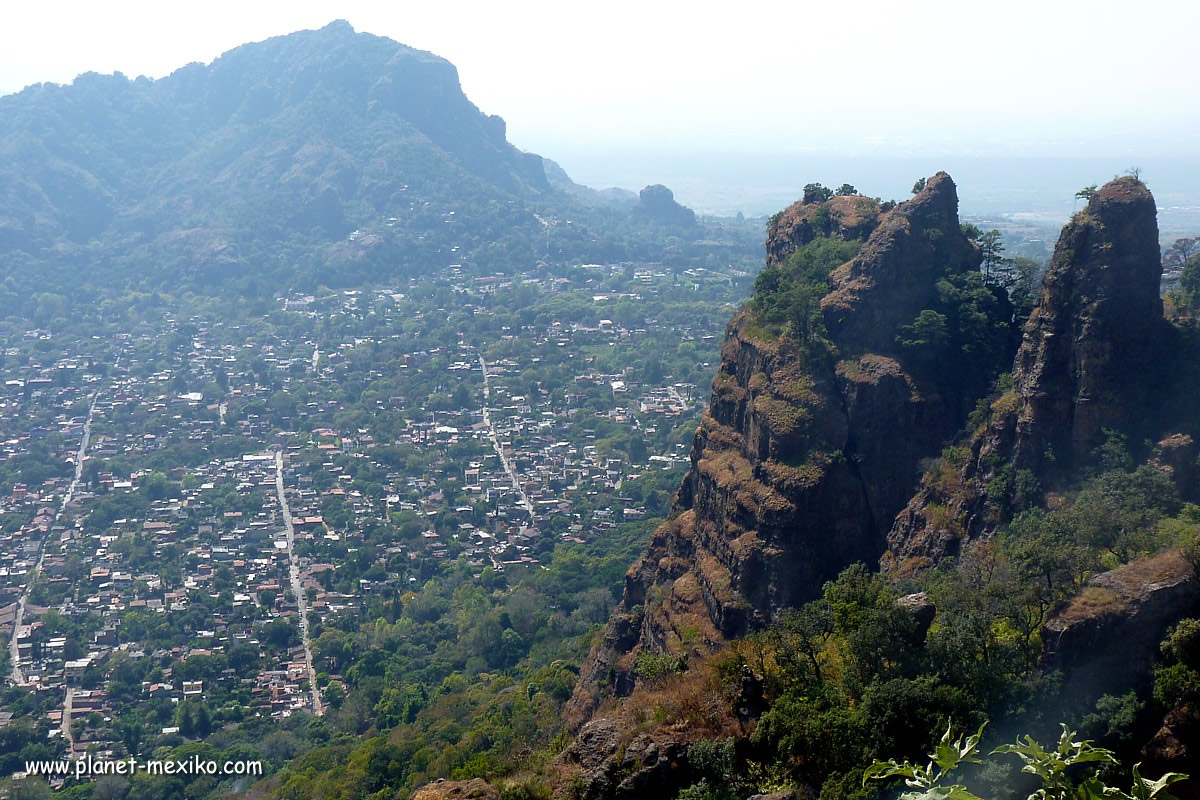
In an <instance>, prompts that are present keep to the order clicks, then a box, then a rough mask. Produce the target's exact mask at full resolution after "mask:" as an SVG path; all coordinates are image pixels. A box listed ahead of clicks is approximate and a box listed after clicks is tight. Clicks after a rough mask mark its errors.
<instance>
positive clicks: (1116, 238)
mask: <svg viewBox="0 0 1200 800" xmlns="http://www.w3.org/2000/svg"><path fill="white" fill-rule="evenodd" d="M1161 275H1162V264H1161V259H1160V255H1159V246H1158V223H1157V219H1156V210H1155V205H1154V198H1153V197H1152V196H1151V195H1150V192H1149V191H1148V190H1147V189H1146V187H1145V186H1144V185H1142V184H1141V183H1140V182H1139V181H1137V180H1135V179H1133V178H1119V179H1117V180H1114V181H1112V182H1110V183H1108V184H1107V185H1105V186H1104V187H1103V188H1102V189H1100V190H1099V192H1097V193H1096V195H1095V196H1094V197H1092V198H1091V200H1090V201H1089V202H1088V206H1087V208H1086V209H1085V210H1084V211H1082V212H1080V213H1079V214H1077V215H1076V216H1075V218H1074V219H1073V220H1072V221H1071V222H1070V223H1069V224H1068V225H1067V226H1066V227H1065V228H1064V229H1063V232H1062V235H1061V236H1060V237H1059V240H1058V244H1057V245H1056V247H1055V250H1054V257H1053V259H1052V260H1051V262H1050V267H1049V269H1048V271H1047V273H1046V276H1045V280H1044V283H1043V290H1042V296H1041V301H1040V303H1039V304H1038V307H1037V308H1036V309H1035V310H1034V312H1033V314H1032V315H1031V316H1030V318H1029V320H1028V322H1027V323H1026V325H1025V329H1024V332H1023V337H1022V341H1021V346H1020V348H1019V350H1018V352H1017V356H1016V359H1015V360H1014V363H1013V369H1012V378H1013V385H1012V388H1011V389H1009V390H1008V391H1007V392H1005V393H1003V394H1001V395H999V396H998V397H997V398H996V399H995V402H993V403H992V406H991V409H990V413H989V418H988V420H987V422H986V423H985V424H982V425H981V426H980V427H979V428H978V429H976V430H975V431H973V432H971V433H970V434H969V435H968V436H967V439H966V445H967V448H968V455H967V457H966V459H965V461H964V462H963V463H960V464H945V465H943V470H944V471H943V472H942V476H941V478H940V479H934V478H933V476H927V479H926V480H925V481H924V482H923V486H922V488H921V491H920V492H919V493H918V494H917V495H916V497H914V498H913V500H912V502H910V503H909V504H908V506H907V507H906V508H905V509H904V511H903V512H902V513H901V514H900V516H899V517H898V519H897V520H896V523H895V525H894V527H893V528H892V531H891V533H890V534H889V535H888V553H887V555H886V556H885V557H884V562H883V563H884V567H885V568H886V569H889V570H892V571H894V572H899V573H905V572H909V571H911V570H914V569H920V568H922V567H924V566H927V565H929V564H932V563H936V562H937V561H938V560H940V559H941V558H944V557H946V556H947V555H953V554H955V553H957V552H958V550H959V548H960V546H961V543H962V541H963V539H964V538H971V537H974V536H978V535H981V534H983V533H986V532H988V531H989V530H991V529H992V528H993V527H994V526H995V524H996V523H997V522H998V521H1000V520H1002V519H1003V518H1004V517H1005V516H1006V515H1007V513H1008V512H1009V511H1010V509H1011V504H1012V502H1013V493H1014V491H1016V489H1015V488H1014V482H1016V481H1024V484H1025V486H1026V488H1027V489H1029V488H1030V487H1037V489H1038V490H1047V489H1053V488H1055V487H1056V486H1057V484H1058V483H1059V482H1060V481H1061V480H1062V479H1063V478H1064V477H1065V476H1069V475H1071V474H1072V472H1073V470H1074V469H1075V468H1076V467H1078V466H1080V465H1081V464H1083V462H1084V461H1085V460H1086V459H1087V457H1088V455H1089V454H1090V453H1091V452H1092V450H1093V449H1094V448H1095V447H1096V446H1097V445H1098V444H1100V443H1101V442H1102V440H1103V438H1104V430H1105V429H1108V428H1122V427H1128V426H1130V425H1131V424H1133V423H1145V424H1143V425H1142V428H1143V432H1144V433H1146V434H1152V433H1155V431H1153V430H1152V426H1151V427H1147V425H1149V424H1150V422H1151V421H1152V420H1153V419H1154V418H1155V417H1156V416H1157V415H1156V414H1155V413H1154V412H1153V408H1152V407H1153V404H1154V402H1156V398H1155V397H1154V394H1155V393H1154V389H1155V387H1156V386H1158V387H1159V388H1161V382H1162V380H1163V378H1162V375H1161V368H1160V365H1163V364H1165V363H1168V362H1170V360H1171V359H1170V357H1169V350H1170V347H1171V343H1170V337H1169V328H1170V326H1169V324H1168V323H1167V322H1166V321H1165V320H1164V319H1163V313H1162V301H1161V300H1160V298H1159V294H1158V290H1159V282H1160V279H1161ZM1135 427H1136V426H1135ZM947 473H952V474H949V475H948V474H947Z"/></svg>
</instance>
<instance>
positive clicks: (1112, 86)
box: [0, 0, 1200, 158]
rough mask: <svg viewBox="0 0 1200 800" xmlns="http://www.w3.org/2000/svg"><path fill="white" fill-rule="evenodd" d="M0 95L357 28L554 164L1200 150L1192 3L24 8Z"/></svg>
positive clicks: (5, 28)
mask: <svg viewBox="0 0 1200 800" xmlns="http://www.w3.org/2000/svg"><path fill="white" fill-rule="evenodd" d="M0 9H2V10H0V93H5V94H7V93H9V92H13V91H17V90H19V89H21V88H22V87H24V86H25V85H27V84H30V83H35V82H38V81H55V82H69V81H70V80H71V79H72V78H73V77H74V76H75V75H76V74H77V73H79V72H83V71H87V70H95V71H98V72H112V71H117V70H119V71H121V72H124V73H125V74H127V75H129V76H131V77H132V76H136V75H139V74H145V75H149V76H151V77H160V76H162V75H165V74H167V73H169V72H171V71H172V70H173V69H175V68H177V67H179V66H181V65H183V64H185V63H187V62H190V61H204V62H207V61H211V60H212V59H213V58H215V57H216V56H218V55H219V54H220V53H222V52H224V51H225V50H228V49H230V48H232V47H235V46H237V45H239V44H243V43H245V42H249V41H256V40H259V39H263V38H266V37H269V36H274V35H279V34H284V33H289V32H291V31H294V30H299V29H303V28H315V27H321V26H323V25H324V24H326V23H328V22H329V21H330V20H332V19H335V18H344V19H348V20H349V21H350V22H351V24H353V25H354V27H355V28H356V29H357V30H360V31H368V32H371V33H375V34H379V35H383V36H389V37H391V38H393V39H396V40H398V41H401V42H403V43H405V44H409V45H412V46H414V47H417V48H420V49H423V50H430V51H433V52H435V53H437V54H439V55H442V56H444V57H446V58H448V59H450V60H451V61H453V62H454V63H455V64H456V65H457V66H458V69H459V73H460V76H461V78H462V83H463V87H464V89H465V90H466V92H467V95H468V96H469V97H470V98H471V99H472V100H473V101H474V102H475V103H476V104H477V105H478V106H479V107H480V108H482V109H483V110H484V111H487V112H488V113H493V114H500V115H501V116H503V117H504V118H505V119H506V120H507V121H508V123H509V138H510V140H511V141H512V142H513V143H514V144H516V145H518V146H519V147H523V148H525V149H528V150H533V151H535V152H539V153H543V154H546V155H551V156H554V155H556V154H557V155H558V156H559V157H560V158H561V157H562V156H563V154H571V153H586V152H591V151H606V150H620V149H623V148H624V149H633V148H636V149H644V150H657V149H662V150H669V151H672V152H675V153H678V152H688V151H710V152H712V151H729V152H772V153H803V152H808V153H813V152H836V153H841V154H847V155H852V154H884V153H888V154H917V155H921V154H929V153H934V154H941V153H957V154H960V155H965V154H970V153H986V154H1001V153H1021V154H1029V153H1053V154H1088V153H1090V154H1101V155H1110V154H1118V153H1126V152H1128V153H1133V154H1137V153H1139V152H1145V151H1146V149H1147V148H1152V149H1153V151H1154V152H1158V153H1170V152H1175V153H1191V154H1196V153H1200V136H1198V135H1197V131H1198V130H1200V82H1198V81H1197V77H1198V76H1200V65H1198V61H1200V58H1198V57H1197V55H1196V51H1197V37H1198V35H1200V33H1198V32H1200V3H1196V2H1195V1H1194V0H1179V1H1178V2H1176V1H1175V0H1141V2H1137V3H1131V2H1129V0H1120V1H1119V2H1118V1H1112V2H1110V1H1109V0H1087V2H1077V1H1076V0H1007V2H997V3H990V4H984V3H978V2H971V0H953V2H950V1H945V2H943V1H942V0H933V1H930V2H923V1H922V0H917V1H916V2H914V1H913V0H889V1H888V2H875V1H874V0H858V1H857V2H855V0H849V1H848V2H838V0H822V2H806V0H791V1H790V2H784V3H768V2H753V1H751V2H739V3H723V4H719V5H718V4H714V3H706V2H697V1H695V0H693V2H656V1H654V0H641V2H624V0H615V1H614V0H608V2H598V3H586V4H585V3H578V2H570V0H557V1H556V2H519V1H510V2H495V1H494V0H493V1H492V2H465V1H464V0H459V1H458V2H438V1H437V0H422V2H419V3H417V2H410V1H409V0H394V1H392V2H380V1H378V0H376V1H375V2H357V1H356V0H348V1H347V0H343V2H338V3H331V2H317V1H316V0H291V1H290V2H259V1H258V0H239V2H230V1H229V0H209V1H208V2H205V3H186V4H185V3H178V2H164V0H156V1H155V2H140V1H135V2H120V0H112V1H110V2H94V1H93V2H50V1H47V2H43V3H33V2H27V3H26V2H22V3H15V2H12V3H5V4H4V5H3V6H2V7H0Z"/></svg>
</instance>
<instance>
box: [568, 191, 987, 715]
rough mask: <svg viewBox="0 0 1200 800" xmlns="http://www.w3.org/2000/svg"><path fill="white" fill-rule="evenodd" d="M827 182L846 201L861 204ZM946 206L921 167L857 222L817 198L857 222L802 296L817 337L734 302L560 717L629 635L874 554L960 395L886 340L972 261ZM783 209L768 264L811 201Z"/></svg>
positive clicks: (818, 579) (965, 394)
mask: <svg viewBox="0 0 1200 800" xmlns="http://www.w3.org/2000/svg"><path fill="white" fill-rule="evenodd" d="M838 200H840V201H843V203H842V205H843V206H844V207H845V210H846V211H850V210H853V209H862V208H865V206H866V204H865V203H863V201H864V200H865V198H838ZM867 202H868V203H869V202H870V201H867ZM957 207H958V196H957V190H956V187H955V185H954V182H953V181H952V180H951V178H950V177H949V176H948V175H946V174H945V173H939V174H937V175H935V176H933V177H932V178H931V179H929V181H928V182H927V185H926V187H925V188H924V190H923V191H921V192H920V193H919V194H917V195H916V196H915V197H913V198H912V199H911V200H909V201H907V202H905V203H902V204H900V205H899V206H898V207H896V208H895V209H893V210H890V211H888V212H886V213H884V214H882V215H880V216H878V217H877V218H876V219H875V220H874V224H868V225H867V226H864V225H863V222H862V220H861V219H859V218H857V216H856V218H854V219H853V220H852V221H851V222H850V224H848V225H841V224H840V223H838V222H836V220H843V221H844V220H846V219H847V217H848V216H849V214H844V213H839V214H837V215H835V216H834V220H835V222H834V223H833V224H830V225H829V227H828V228H827V230H829V231H834V230H837V231H847V232H849V231H852V230H856V229H857V230H863V229H864V227H866V229H869V230H870V231H871V232H870V235H869V237H868V238H867V240H866V242H865V243H864V244H863V246H862V248H861V250H860V251H859V253H858V255H857V256H855V257H854V258H853V259H851V260H850V261H849V262H847V263H846V264H844V265H843V266H842V267H840V268H838V269H836V270H835V271H834V272H833V273H832V275H831V276H830V291H829V292H828V293H827V294H826V295H825V296H824V297H823V298H822V299H821V301H820V311H821V315H822V317H823V319H824V322H825V325H826V326H827V329H828V340H829V341H828V347H827V350H825V351H824V352H817V351H812V350H809V351H807V352H806V351H805V350H804V348H802V347H799V346H797V345H796V344H795V343H794V342H792V341H790V340H788V339H787V338H786V337H778V336H770V335H765V334H764V333H763V332H762V331H761V330H760V329H759V328H758V327H757V324H756V320H755V316H754V313H753V311H752V310H746V311H743V312H742V313H740V314H739V315H738V316H737V317H735V318H734V320H733V322H732V323H731V324H730V326H729V328H728V330H727V332H726V338H725V344H724V348H723V350H722V363H721V366H720V368H719V370H718V374H717V377H716V379H715V380H714V381H713V394H712V402H711V405H710V408H709V411H708V412H707V413H706V414H705V415H704V417H703V419H702V421H701V423H700V427H699V430H698V431H697V433H696V438H695V442H694V443H693V447H692V454H691V460H692V468H691V470H690V472H689V473H688V475H687V477H686V478H685V479H684V481H683V484H682V486H681V487H680V490H679V493H678V495H677V499H676V505H675V512H674V514H673V516H672V519H670V520H669V521H668V522H666V523H665V524H664V525H663V526H661V527H660V528H659V529H658V530H657V531H656V532H655V534H654V536H653V539H652V541H651V543H650V546H649V548H648V550H647V552H646V553H645V555H643V556H642V557H641V558H640V559H639V560H638V562H637V563H636V564H634V566H633V567H632V568H631V569H630V571H629V574H628V575H627V577H626V585H625V594H624V598H623V600H622V602H621V604H620V606H619V607H618V609H617V611H616V613H615V614H614V616H613V619H612V622H611V623H610V625H609V627H608V629H607V631H606V633H605V635H604V638H603V641H602V642H601V643H600V644H599V645H598V646H597V648H596V649H595V650H594V651H593V654H592V657H591V658H590V659H589V662H588V664H587V666H586V668H585V671H584V674H583V676H582V677H581V680H580V683H579V688H578V689H577V691H576V695H575V697H574V698H573V701H572V708H571V712H572V713H573V714H574V715H575V717H576V718H577V719H583V718H585V717H586V714H587V710H588V709H589V708H590V707H591V706H592V704H593V703H594V702H595V700H596V699H597V698H598V697H600V696H602V695H604V694H606V693H609V692H617V693H624V692H627V691H629V690H630V689H631V688H632V685H633V682H634V680H635V677H636V664H637V659H638V657H639V654H640V653H642V652H661V651H669V652H676V653H677V652H681V651H682V652H694V653H696V654H703V653H705V652H707V651H708V650H710V649H711V648H714V647H718V646H720V644H721V643H723V642H724V641H726V640H729V639H732V638H736V637H738V636H742V635H744V634H746V633H747V632H749V631H751V630H753V629H755V628H758V627H761V626H762V625H764V624H765V623H766V622H767V621H768V620H770V619H771V618H772V616H773V615H774V614H775V613H776V612H777V611H778V610H780V609H783V608H788V607H794V606H797V605H799V604H801V603H803V602H804V601H806V600H809V599H812V597H814V596H815V594H816V593H817V592H818V591H819V589H820V587H821V585H822V584H823V583H824V582H825V581H826V580H829V579H831V578H833V577H834V576H836V575H837V574H838V572H840V571H841V570H842V569H843V568H844V567H846V566H848V565H849V564H852V563H855V562H860V561H863V562H868V563H874V562H876V561H878V559H879V557H880V556H881V555H882V553H883V552H884V549H885V541H884V537H885V536H886V533H887V531H889V530H890V529H891V526H892V521H893V519H894V518H895V516H896V514H897V513H898V512H899V511H900V510H901V509H902V508H903V507H904V504H905V503H906V502H907V501H908V499H909V498H910V497H911V495H912V492H913V489H914V488H915V485H916V480H917V477H918V476H919V474H920V472H921V464H922V462H923V460H925V459H928V458H930V457H932V456H934V455H936V454H937V452H938V451H939V450H940V448H941V447H942V444H943V443H944V442H945V440H946V439H947V438H949V437H950V436H951V435H953V433H954V431H956V430H957V429H958V427H959V425H960V424H961V422H962V420H963V417H964V414H965V412H964V409H965V408H969V407H970V406H971V405H973V404H974V402H975V399H976V398H975V397H973V396H971V393H970V391H969V390H965V391H964V389H963V388H962V387H951V386H948V385H945V384H940V383H939V381H938V380H937V378H936V376H934V375H931V374H930V371H929V370H927V369H926V368H925V367H924V360H925V359H924V357H925V356H927V355H928V351H929V349H930V348H929V347H920V346H918V347H915V348H914V347H906V346H902V345H901V344H900V343H899V342H898V340H897V330H898V329H899V327H900V326H901V325H903V324H904V323H907V322H909V321H910V320H913V319H914V318H917V317H918V315H919V314H920V312H921V311H922V310H923V309H926V308H929V307H931V306H935V305H936V304H937V303H938V295H939V287H940V284H941V282H942V281H944V280H946V279H947V278H948V277H950V278H953V277H955V276H962V275H967V274H969V273H972V272H977V270H978V266H979V263H980V258H981V256H980V252H979V249H978V247H977V246H976V245H975V244H974V243H972V242H971V241H970V240H968V239H967V237H966V236H965V235H964V234H963V232H962V230H961V228H960V224H959V220H958V214H957ZM789 212H790V213H785V214H784V215H782V216H781V217H779V218H777V219H776V220H775V227H774V229H773V230H772V231H770V232H769V235H768V245H767V251H768V253H772V254H774V256H773V257H772V258H773V262H774V264H775V266H774V267H768V269H771V268H777V266H778V264H779V263H781V262H780V259H781V258H786V254H787V253H789V252H791V251H794V250H795V248H796V247H798V246H800V245H803V244H805V243H806V240H807V241H811V238H812V233H811V227H810V226H808V225H806V224H797V223H796V217H797V215H798V214H800V215H809V214H811V213H815V209H808V210H802V209H798V208H795V207H793V209H790V210H789ZM863 216H867V215H865V214H864V215H863ZM827 235H828V234H827ZM789 237H791V238H792V239H793V241H785V240H786V239H788V238H789Z"/></svg>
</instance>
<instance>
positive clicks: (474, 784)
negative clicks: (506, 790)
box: [413, 778, 500, 800]
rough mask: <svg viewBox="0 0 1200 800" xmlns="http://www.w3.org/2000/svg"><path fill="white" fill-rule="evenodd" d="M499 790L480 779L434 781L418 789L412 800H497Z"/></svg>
mask: <svg viewBox="0 0 1200 800" xmlns="http://www.w3.org/2000/svg"><path fill="white" fill-rule="evenodd" d="M499 797H500V790H499V789H497V788H496V787H495V786H492V785H491V784H489V783H487V782H486V781H484V780H483V779H481V778H473V779H471V780H469V781H448V780H445V779H442V780H439V781H436V782H434V783H431V784H429V785H427V786H424V787H422V788H420V789H417V792H416V794H414V795H413V800H498V798H499Z"/></svg>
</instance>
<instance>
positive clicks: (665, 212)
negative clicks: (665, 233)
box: [633, 183, 696, 228]
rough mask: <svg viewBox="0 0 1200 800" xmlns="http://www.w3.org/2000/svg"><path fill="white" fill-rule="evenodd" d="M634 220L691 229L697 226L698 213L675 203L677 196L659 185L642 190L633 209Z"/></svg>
mask: <svg viewBox="0 0 1200 800" xmlns="http://www.w3.org/2000/svg"><path fill="white" fill-rule="evenodd" d="M633 218H634V219H635V220H640V221H642V222H655V223H658V224H659V225H670V226H672V227H677V228H691V227H693V226H694V225H695V224H696V212H694V211H692V210H691V209H690V208H688V207H687V206H682V205H680V204H679V203H677V202H675V194H674V193H673V192H672V191H671V190H670V189H668V188H667V187H665V186H663V185H662V184H657V183H656V184H654V185H653V186H647V187H646V188H645V189H642V192H641V195H640V196H639V197H638V202H637V205H635V206H634V207H633Z"/></svg>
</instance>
